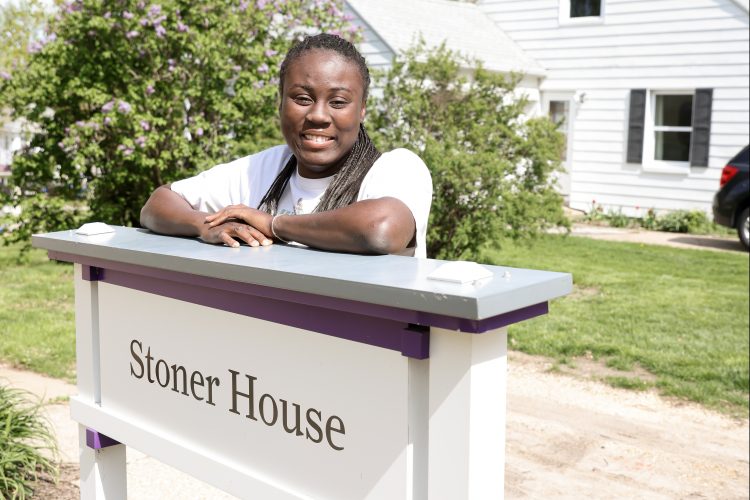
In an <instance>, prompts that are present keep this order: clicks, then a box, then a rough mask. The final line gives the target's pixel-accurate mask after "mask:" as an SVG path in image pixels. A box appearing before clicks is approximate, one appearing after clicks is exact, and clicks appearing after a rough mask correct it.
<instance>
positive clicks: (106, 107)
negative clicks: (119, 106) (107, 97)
mask: <svg viewBox="0 0 750 500" xmlns="http://www.w3.org/2000/svg"><path fill="white" fill-rule="evenodd" d="M114 108H115V101H109V102H108V103H107V104H105V105H104V106H102V113H109V112H110V111H112V110H113V109H114Z"/></svg>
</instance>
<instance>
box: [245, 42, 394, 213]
mask: <svg viewBox="0 0 750 500" xmlns="http://www.w3.org/2000/svg"><path fill="white" fill-rule="evenodd" d="M313 49H324V50H331V51H334V52H336V53H337V54H339V55H341V56H343V57H345V58H346V59H348V60H349V61H352V62H354V63H355V64H356V65H357V67H358V69H359V71H360V75H361V76H362V83H363V99H367V91H368V88H369V86H370V71H369V70H368V69H367V64H366V62H365V59H364V57H362V55H361V54H360V53H359V52H358V51H357V49H356V48H355V47H354V46H353V45H352V44H351V43H349V42H348V41H346V40H344V39H343V38H341V37H338V36H336V35H330V34H327V33H322V34H320V35H315V36H309V37H306V38H305V39H304V40H302V41H301V42H300V43H298V44H297V45H295V46H294V47H292V48H291V49H290V50H289V52H288V53H287V55H286V57H285V58H284V61H283V62H282V63H281V69H280V72H279V95H283V88H284V77H285V76H286V72H287V69H288V68H289V65H290V64H291V63H292V61H294V60H295V59H297V58H299V57H300V56H301V55H302V54H304V53H305V52H307V51H309V50H313ZM378 158H380V152H379V151H378V150H377V149H376V148H375V145H374V144H373V143H372V141H371V140H370V137H369V136H368V135H367V132H366V131H365V128H364V126H363V125H362V124H360V126H359V134H358V135H357V140H356V142H355V143H354V146H353V147H352V149H351V151H349V153H347V156H346V159H345V160H344V163H343V165H342V166H341V168H340V169H339V171H338V172H337V173H336V174H335V178H334V179H333V181H332V182H331V184H330V185H329V186H328V188H327V189H326V191H325V193H323V196H322V198H321V199H320V202H319V203H318V206H317V207H315V210H314V212H324V211H327V210H334V209H336V208H341V207H345V206H347V205H350V204H352V203H354V202H355V201H356V200H357V195H358V194H359V188H360V186H361V185H362V181H363V180H364V178H365V175H367V172H369V171H370V168H371V167H372V165H373V164H374V163H375V161H376V160H377V159H378ZM296 168H297V159H296V158H295V157H294V156H292V157H291V158H290V159H289V161H288V162H287V164H286V165H285V166H284V168H283V169H282V170H281V172H279V175H278V176H276V179H274V181H273V183H272V184H271V187H269V188H268V191H267V192H266V194H265V195H264V196H263V198H262V199H261V201H260V203H259V204H258V209H259V210H263V211H265V212H268V213H270V214H273V215H275V214H276V212H277V210H278V206H279V201H280V200H281V197H282V195H283V194H284V190H285V189H286V187H287V186H288V185H289V179H291V177H292V175H293V174H294V171H295V170H296Z"/></svg>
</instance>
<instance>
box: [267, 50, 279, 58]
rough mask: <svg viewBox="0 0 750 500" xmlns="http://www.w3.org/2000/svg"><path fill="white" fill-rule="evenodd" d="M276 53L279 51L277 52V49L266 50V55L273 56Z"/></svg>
mask: <svg viewBox="0 0 750 500" xmlns="http://www.w3.org/2000/svg"><path fill="white" fill-rule="evenodd" d="M276 54H278V52H276V51H275V50H273V49H267V50H266V57H273V56H275V55H276Z"/></svg>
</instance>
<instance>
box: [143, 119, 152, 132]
mask: <svg viewBox="0 0 750 500" xmlns="http://www.w3.org/2000/svg"><path fill="white" fill-rule="evenodd" d="M141 128H142V129H143V130H145V131H149V130H151V125H149V123H148V122H147V121H146V120H141Z"/></svg>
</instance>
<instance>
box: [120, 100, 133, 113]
mask: <svg viewBox="0 0 750 500" xmlns="http://www.w3.org/2000/svg"><path fill="white" fill-rule="evenodd" d="M132 109H133V108H132V107H131V106H130V104H128V103H127V102H125V101H120V103H119V104H118V105H117V111H119V112H120V113H130V111H131V110H132Z"/></svg>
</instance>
